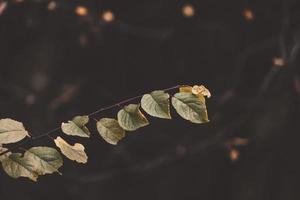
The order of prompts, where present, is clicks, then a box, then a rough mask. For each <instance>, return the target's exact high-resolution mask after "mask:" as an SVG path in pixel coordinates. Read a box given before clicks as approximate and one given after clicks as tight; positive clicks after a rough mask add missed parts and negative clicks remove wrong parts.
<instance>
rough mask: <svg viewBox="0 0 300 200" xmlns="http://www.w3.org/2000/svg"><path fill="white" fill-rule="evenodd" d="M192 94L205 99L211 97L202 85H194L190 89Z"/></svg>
mask: <svg viewBox="0 0 300 200" xmlns="http://www.w3.org/2000/svg"><path fill="white" fill-rule="evenodd" d="M192 93H193V94H195V95H203V96H205V97H207V98H210V97H211V94H210V91H209V90H208V89H207V88H206V87H204V86H203V85H200V86H199V85H194V86H193V88H192Z"/></svg>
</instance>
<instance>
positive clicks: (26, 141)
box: [0, 85, 181, 156]
mask: <svg viewBox="0 0 300 200" xmlns="http://www.w3.org/2000/svg"><path fill="white" fill-rule="evenodd" d="M179 87H181V85H176V86H174V87H170V88H165V89H163V91H165V92H167V91H170V90H174V89H177V88H179ZM142 97H143V95H138V96H135V97H132V98H129V99H126V100H123V101H121V102H119V103H116V104H113V105H110V106H107V107H103V108H100V109H98V110H96V111H94V112H92V113H90V114H88V116H89V117H91V116H93V115H96V114H98V113H100V112H103V111H106V110H110V109H112V108H115V107H120V106H121V105H123V104H125V103H128V102H131V101H134V100H136V99H139V98H142ZM58 130H60V126H58V127H56V128H54V129H52V130H49V131H47V132H45V133H43V134H40V135H38V136H31V137H30V138H29V139H27V140H24V141H22V142H20V143H19V144H17V145H15V146H13V147H12V148H10V149H8V150H6V151H4V152H2V153H0V156H2V155H4V154H6V153H8V152H10V151H13V150H15V149H17V148H21V147H22V146H23V145H25V144H28V143H29V142H30V141H33V140H39V139H41V138H44V137H49V138H50V139H51V140H52V139H53V138H52V137H51V136H50V134H52V133H54V132H56V131H58Z"/></svg>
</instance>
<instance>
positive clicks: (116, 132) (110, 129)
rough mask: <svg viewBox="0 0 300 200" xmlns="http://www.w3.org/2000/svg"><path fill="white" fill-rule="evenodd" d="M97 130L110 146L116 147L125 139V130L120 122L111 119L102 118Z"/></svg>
mask: <svg viewBox="0 0 300 200" xmlns="http://www.w3.org/2000/svg"><path fill="white" fill-rule="evenodd" d="M97 130H98V132H99V134H100V135H101V136H102V138H103V139H104V140H105V141H106V142H108V143H109V144H113V145H116V144H117V143H118V142H119V141H120V140H122V139H123V138H124V137H125V130H124V129H123V128H122V127H121V126H120V125H119V123H118V121H117V120H115V119H110V118H102V119H100V120H99V121H98V122H97Z"/></svg>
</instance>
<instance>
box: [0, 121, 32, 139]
mask: <svg viewBox="0 0 300 200" xmlns="http://www.w3.org/2000/svg"><path fill="white" fill-rule="evenodd" d="M26 136H29V134H28V132H27V131H26V130H25V128H24V126H23V124H22V123H21V122H18V121H15V120H12V119H8V118H7V119H1V120H0V144H9V143H15V142H19V141H20V140H22V139H24V138H25V137H26Z"/></svg>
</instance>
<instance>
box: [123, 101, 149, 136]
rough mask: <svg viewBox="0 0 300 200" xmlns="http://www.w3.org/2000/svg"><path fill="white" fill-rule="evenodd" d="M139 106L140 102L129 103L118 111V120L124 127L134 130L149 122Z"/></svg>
mask: <svg viewBox="0 0 300 200" xmlns="http://www.w3.org/2000/svg"><path fill="white" fill-rule="evenodd" d="M139 108H140V105H139V104H129V105H128V106H124V108H123V109H122V110H120V111H119V112H118V122H119V124H120V126H121V127H122V128H123V129H125V130H127V131H134V130H137V129H139V128H141V127H144V126H147V125H148V124H149V122H148V120H147V119H146V117H145V116H144V115H143V113H142V112H141V111H140V109H139Z"/></svg>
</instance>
